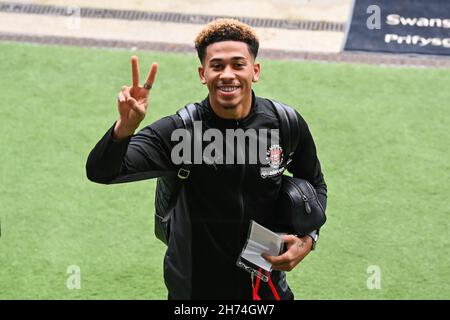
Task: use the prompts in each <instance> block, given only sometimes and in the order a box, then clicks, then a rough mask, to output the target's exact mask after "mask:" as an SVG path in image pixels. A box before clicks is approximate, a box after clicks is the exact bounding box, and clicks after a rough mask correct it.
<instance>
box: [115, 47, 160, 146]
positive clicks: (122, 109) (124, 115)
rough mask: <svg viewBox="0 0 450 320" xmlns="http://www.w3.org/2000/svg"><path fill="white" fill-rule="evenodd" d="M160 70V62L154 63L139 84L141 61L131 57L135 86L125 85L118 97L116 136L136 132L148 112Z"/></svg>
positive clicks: (119, 137)
mask: <svg viewBox="0 0 450 320" xmlns="http://www.w3.org/2000/svg"><path fill="white" fill-rule="evenodd" d="M157 71H158V64H156V63H153V64H152V66H151V68H150V71H149V73H148V76H147V81H146V82H145V84H144V85H143V86H140V85H139V61H138V58H137V57H136V56H132V57H131V74H132V78H133V86H131V87H128V86H123V87H122V90H121V91H120V92H119V95H118V97H117V101H118V109H119V116H120V117H119V119H118V120H117V122H116V125H115V127H114V138H115V139H123V138H126V137H128V136H131V135H132V134H134V131H136V129H137V128H138V127H139V124H140V123H141V121H142V120H143V119H144V118H145V115H146V113H147V107H148V101H149V96H150V90H151V86H152V85H153V83H154V81H155V77H156V72H157Z"/></svg>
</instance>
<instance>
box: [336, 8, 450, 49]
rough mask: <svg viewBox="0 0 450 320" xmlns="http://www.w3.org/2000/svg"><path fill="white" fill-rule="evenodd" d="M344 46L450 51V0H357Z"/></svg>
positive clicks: (352, 47)
mask: <svg viewBox="0 0 450 320" xmlns="http://www.w3.org/2000/svg"><path fill="white" fill-rule="evenodd" d="M344 50H356V51H379V52H392V53H421V54H433V55H450V0H354V3H353V8H352V13H351V20H350V21H349V25H348V29H347V37H346V41H345V45H344Z"/></svg>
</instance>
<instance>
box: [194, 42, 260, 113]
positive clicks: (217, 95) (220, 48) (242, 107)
mask: <svg viewBox="0 0 450 320" xmlns="http://www.w3.org/2000/svg"><path fill="white" fill-rule="evenodd" d="M259 72H260V65H259V63H255V61H254V58H253V57H252V55H251V54H250V51H249V49H248V46H247V44H246V43H245V42H241V41H220V42H215V43H212V44H210V45H209V46H208V47H207V48H206V54H205V57H204V59H203V62H202V66H200V67H199V68H198V73H199V76H200V81H201V82H202V83H203V84H206V85H207V87H208V91H209V102H210V104H211V107H212V109H213V110H214V112H215V113H216V114H217V115H218V116H219V117H221V118H225V119H240V118H243V117H245V116H247V114H248V113H249V112H250V109H251V103H252V82H256V81H258V80H259Z"/></svg>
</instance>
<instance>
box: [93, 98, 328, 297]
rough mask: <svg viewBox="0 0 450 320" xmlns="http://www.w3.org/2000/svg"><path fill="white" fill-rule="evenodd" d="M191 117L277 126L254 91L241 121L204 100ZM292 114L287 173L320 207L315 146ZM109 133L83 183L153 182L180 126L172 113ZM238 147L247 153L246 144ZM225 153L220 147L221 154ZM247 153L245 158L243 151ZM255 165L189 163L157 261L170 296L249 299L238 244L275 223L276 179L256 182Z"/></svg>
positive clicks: (209, 124) (322, 190)
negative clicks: (258, 227) (293, 141)
mask: <svg viewBox="0 0 450 320" xmlns="http://www.w3.org/2000/svg"><path fill="white" fill-rule="evenodd" d="M198 112H199V116H200V118H201V120H202V127H203V130H207V129H209V128H216V129H219V130H220V131H222V132H225V130H226V129H237V128H242V129H244V130H245V129H250V128H253V129H255V130H258V129H262V128H266V129H278V128H279V122H278V119H277V116H276V114H275V111H274V109H273V106H272V105H271V103H270V102H269V101H268V100H267V99H263V98H259V97H255V95H254V94H253V100H252V109H251V112H250V113H249V115H247V116H246V117H245V118H243V119H240V120H229V119H222V118H219V117H218V116H217V115H216V114H215V113H214V112H213V110H212V109H211V106H210V104H209V99H208V98H206V99H205V100H204V101H202V102H201V103H199V104H198ZM297 115H298V118H299V123H300V132H301V138H300V143H299V145H298V147H297V150H296V151H295V154H294V156H293V160H292V163H291V164H290V166H289V169H288V171H289V172H291V173H292V174H293V175H294V176H295V177H300V178H303V179H307V180H308V181H309V182H310V183H311V184H312V185H313V186H314V187H315V189H316V191H317V193H318V196H319V201H320V202H321V203H322V205H323V206H324V208H325V207H326V195H327V187H326V184H325V181H324V178H323V175H322V172H321V167H320V163H319V160H318V158H317V154H316V148H315V145H314V141H313V138H312V136H311V133H310V131H309V129H308V126H307V124H306V122H305V120H304V119H303V118H302V117H301V116H300V115H299V114H298V113H297ZM113 128H114V126H113V127H111V128H110V130H108V132H107V133H106V134H105V135H104V137H103V138H102V139H101V140H100V141H99V142H98V143H97V145H96V146H95V147H94V149H93V150H92V151H91V153H90V154H89V157H88V160H87V164H86V171H87V176H88V178H89V180H91V181H94V182H98V183H104V184H110V183H118V182H126V181H135V180H141V179H147V178H154V177H159V176H163V175H164V174H165V173H167V172H170V171H176V170H178V167H177V166H176V165H174V164H173V163H172V161H171V150H172V148H173V146H174V145H175V144H176V143H177V142H173V141H171V134H172V132H173V131H174V130H175V129H177V128H183V124H182V122H181V119H180V117H179V116H178V115H172V116H168V117H164V118H162V119H160V120H158V121H156V122H154V123H153V124H151V125H149V126H147V127H145V128H144V129H142V130H141V131H140V132H138V133H137V134H135V135H133V136H132V137H129V138H126V139H123V140H120V141H115V140H114V139H113V137H112V132H113ZM246 142H247V141H246ZM245 145H246V149H247V148H248V143H246V144H245ZM204 146H205V145H204ZM281 146H283V141H281ZM225 149H226V148H225ZM247 151H248V149H247ZM237 152H239V150H237ZM225 154H226V150H225V151H224V157H225ZM235 154H236V153H235ZM246 154H247V157H246V160H248V152H247V153H246ZM235 163H236V162H235ZM283 165H284V163H282V166H283ZM261 166H262V165H260V164H248V161H247V162H246V164H232V165H230V164H215V165H211V164H207V163H203V164H199V165H195V166H194V168H193V169H192V171H191V175H190V177H189V179H188V180H187V181H186V182H185V185H184V187H183V189H182V190H181V194H180V197H179V201H178V203H177V205H176V207H175V214H174V216H173V218H172V219H171V229H170V230H171V235H170V241H169V244H168V248H167V252H166V255H165V259H164V278H165V283H166V286H167V288H168V290H169V296H170V297H172V298H174V299H251V298H252V294H251V293H252V286H251V280H250V276H249V274H248V273H246V272H245V271H243V270H241V269H239V268H238V267H236V260H237V258H238V256H239V254H240V253H241V250H242V248H243V246H244V244H245V241H246V236H247V233H248V229H249V222H250V220H251V219H253V220H255V221H257V222H258V223H261V224H262V225H265V224H266V222H267V221H270V219H276V216H275V215H274V207H275V201H276V199H277V196H278V190H279V188H280V185H281V174H279V175H277V176H272V177H265V178H263V177H262V176H261V171H260V169H261ZM150 212H151V210H150V208H149V213H150ZM272 279H273V283H274V284H275V286H276V287H277V291H278V293H279V295H280V296H281V298H282V299H290V298H293V295H292V292H291V291H290V289H289V287H288V285H287V283H286V280H285V274H284V273H283V272H273V273H272ZM259 294H260V296H261V298H263V299H271V298H273V295H272V293H271V291H270V290H269V288H268V286H267V285H266V284H265V283H263V282H262V283H261V287H260V291H259Z"/></svg>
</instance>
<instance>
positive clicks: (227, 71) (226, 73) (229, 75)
mask: <svg viewBox="0 0 450 320" xmlns="http://www.w3.org/2000/svg"><path fill="white" fill-rule="evenodd" d="M235 77H236V75H235V74H234V72H233V68H231V66H226V67H225V68H224V69H223V72H222V73H221V74H220V79H221V80H232V79H234V78H235Z"/></svg>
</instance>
